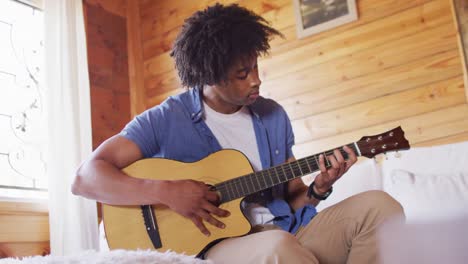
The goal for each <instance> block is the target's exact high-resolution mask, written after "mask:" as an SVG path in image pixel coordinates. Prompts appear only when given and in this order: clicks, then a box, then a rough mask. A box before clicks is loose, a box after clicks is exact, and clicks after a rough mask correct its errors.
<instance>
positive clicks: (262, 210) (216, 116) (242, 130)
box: [203, 102, 274, 226]
mask: <svg viewBox="0 0 468 264" xmlns="http://www.w3.org/2000/svg"><path fill="white" fill-rule="evenodd" d="M203 106H204V109H205V112H204V117H203V118H204V120H205V123H206V125H207V126H208V127H209V128H210V130H211V132H213V134H214V136H215V137H216V139H217V140H218V142H219V144H220V145H221V148H222V149H236V150H239V151H240V152H242V153H244V155H245V156H246V157H247V158H248V159H249V161H250V164H251V165H252V167H253V169H254V170H255V171H259V170H261V169H262V162H261V160H260V153H259V151H258V146H257V138H256V137H255V131H254V127H253V121H252V116H251V113H250V110H249V109H248V108H247V107H245V106H243V107H242V108H241V109H239V111H237V112H235V113H233V114H223V113H219V112H216V111H215V110H213V109H211V108H210V107H209V106H208V105H207V104H206V103H205V102H203ZM239 176H240V175H239ZM243 211H244V213H245V214H246V217H247V219H249V221H250V223H251V224H252V226H255V225H259V224H272V223H273V218H274V216H273V215H272V214H271V212H270V210H269V209H268V208H266V207H263V206H261V205H260V204H257V203H244V204H243Z"/></svg>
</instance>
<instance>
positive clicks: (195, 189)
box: [166, 180, 230, 236]
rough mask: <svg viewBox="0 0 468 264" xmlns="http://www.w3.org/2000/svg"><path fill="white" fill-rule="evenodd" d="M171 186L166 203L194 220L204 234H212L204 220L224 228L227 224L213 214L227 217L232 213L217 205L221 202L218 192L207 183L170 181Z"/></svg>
mask: <svg viewBox="0 0 468 264" xmlns="http://www.w3.org/2000/svg"><path fill="white" fill-rule="evenodd" d="M169 188H170V190H169V197H167V199H166V201H167V202H166V205H167V206H169V208H171V209H172V210H174V211H175V212H177V213H179V214H181V215H182V216H185V217H187V218H189V219H190V220H192V222H193V223H194V224H195V225H196V226H197V227H198V229H200V231H201V232H202V233H203V234H205V235H206V236H209V235H210V232H209V231H208V229H207V228H206V226H205V225H204V224H203V220H205V221H207V222H208V223H210V224H212V225H214V226H216V227H219V228H224V226H225V225H224V224H223V223H222V222H220V221H219V220H217V219H216V218H214V217H213V216H212V214H213V215H216V216H219V217H226V216H229V214H230V213H229V211H226V210H223V209H220V208H219V207H217V206H216V205H215V204H217V203H218V202H219V197H218V194H216V192H213V191H210V189H209V186H207V185H206V184H205V183H203V182H199V181H194V180H178V181H170V182H169Z"/></svg>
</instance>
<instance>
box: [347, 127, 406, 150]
mask: <svg viewBox="0 0 468 264" xmlns="http://www.w3.org/2000/svg"><path fill="white" fill-rule="evenodd" d="M356 144H357V145H358V147H359V150H360V152H361V156H364V157H368V158H373V157H374V156H376V155H378V154H381V153H386V152H390V151H397V150H405V149H409V148H410V145H409V142H408V140H407V139H406V138H405V132H404V131H403V129H401V127H400V126H399V127H397V128H394V129H392V130H389V131H387V132H385V133H382V134H378V135H374V136H366V137H362V138H361V139H360V140H359V141H358V142H356Z"/></svg>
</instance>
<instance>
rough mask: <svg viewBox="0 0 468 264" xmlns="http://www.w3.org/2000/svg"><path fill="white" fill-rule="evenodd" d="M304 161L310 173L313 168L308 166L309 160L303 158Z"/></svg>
mask: <svg viewBox="0 0 468 264" xmlns="http://www.w3.org/2000/svg"><path fill="white" fill-rule="evenodd" d="M305 163H306V165H307V167H309V173H312V172H313V170H312V168H311V167H310V164H309V161H308V160H307V158H305Z"/></svg>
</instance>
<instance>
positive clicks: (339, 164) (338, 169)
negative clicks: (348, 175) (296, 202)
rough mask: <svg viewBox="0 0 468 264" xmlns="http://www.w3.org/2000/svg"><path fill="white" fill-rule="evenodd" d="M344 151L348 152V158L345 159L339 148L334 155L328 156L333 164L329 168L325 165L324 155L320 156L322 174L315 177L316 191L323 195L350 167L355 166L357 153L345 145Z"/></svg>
mask: <svg viewBox="0 0 468 264" xmlns="http://www.w3.org/2000/svg"><path fill="white" fill-rule="evenodd" d="M343 149H344V151H345V152H346V153H348V160H347V161H345V160H344V158H343V155H341V152H340V151H339V150H337V149H335V150H334V151H333V155H329V156H327V159H328V161H329V162H330V164H331V168H329V169H328V170H327V169H326V166H325V157H324V155H323V154H322V155H320V156H319V168H320V174H319V175H318V176H317V177H316V178H315V180H314V182H315V186H314V191H315V192H316V193H317V194H319V195H321V194H325V193H326V192H327V191H328V190H329V189H330V188H331V186H332V185H333V184H334V183H335V182H336V181H337V180H338V179H339V178H341V176H343V174H344V173H345V172H347V171H348V169H349V168H350V167H351V166H353V164H354V163H356V161H357V157H356V154H355V153H354V151H353V150H352V149H351V148H349V147H348V146H344V147H343Z"/></svg>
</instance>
